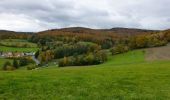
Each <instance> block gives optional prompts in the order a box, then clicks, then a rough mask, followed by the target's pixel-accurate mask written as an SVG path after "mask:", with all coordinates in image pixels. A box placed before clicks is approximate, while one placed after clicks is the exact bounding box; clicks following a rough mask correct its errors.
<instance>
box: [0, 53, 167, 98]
mask: <svg viewBox="0 0 170 100" xmlns="http://www.w3.org/2000/svg"><path fill="white" fill-rule="evenodd" d="M169 77H170V61H153V62H148V61H145V52H144V51H143V50H136V51H131V52H128V53H124V54H119V55H116V56H109V60H108V62H106V63H104V64H102V65H95V66H84V67H65V68H58V67H53V66H51V67H49V68H41V69H38V70H32V71H27V70H16V71H7V72H5V71H1V72H0V99H1V100H169V99H170V80H169Z"/></svg>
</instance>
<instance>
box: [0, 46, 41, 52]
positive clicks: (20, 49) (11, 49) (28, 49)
mask: <svg viewBox="0 0 170 100" xmlns="http://www.w3.org/2000/svg"><path fill="white" fill-rule="evenodd" d="M37 50H38V48H17V47H6V46H0V51H3V52H15V51H17V52H36V51H37Z"/></svg>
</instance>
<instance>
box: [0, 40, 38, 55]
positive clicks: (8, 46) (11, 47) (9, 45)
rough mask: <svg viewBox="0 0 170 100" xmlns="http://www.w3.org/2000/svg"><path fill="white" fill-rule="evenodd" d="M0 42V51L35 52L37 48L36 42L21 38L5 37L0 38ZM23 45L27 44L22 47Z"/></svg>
mask: <svg viewBox="0 0 170 100" xmlns="http://www.w3.org/2000/svg"><path fill="white" fill-rule="evenodd" d="M0 44H1V45H0V51H3V52H15V51H17V52H35V51H37V50H38V47H37V44H35V43H31V42H28V41H27V40H23V39H5V40H1V41H0ZM23 45H27V46H28V47H22V46H23ZM15 46H16V47H15ZM17 46H18V47H17ZM20 46H21V47H20Z"/></svg>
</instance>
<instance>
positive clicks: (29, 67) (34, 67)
mask: <svg viewBox="0 0 170 100" xmlns="http://www.w3.org/2000/svg"><path fill="white" fill-rule="evenodd" d="M36 68H37V66H33V65H32V66H27V70H33V69H36Z"/></svg>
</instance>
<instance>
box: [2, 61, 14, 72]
mask: <svg viewBox="0 0 170 100" xmlns="http://www.w3.org/2000/svg"><path fill="white" fill-rule="evenodd" d="M3 70H8V71H11V70H15V68H14V67H13V66H12V65H11V63H10V62H9V61H7V62H5V63H4V65H3Z"/></svg>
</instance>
